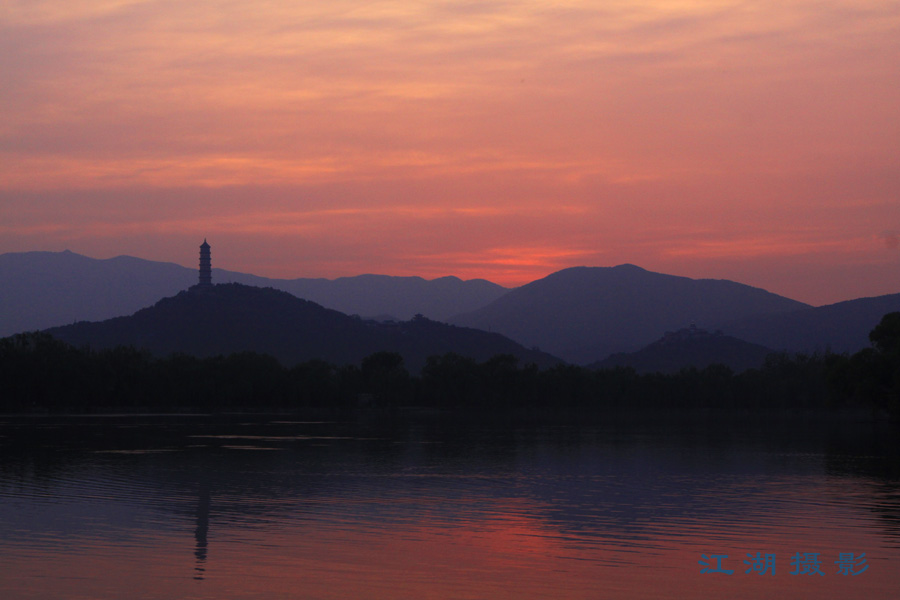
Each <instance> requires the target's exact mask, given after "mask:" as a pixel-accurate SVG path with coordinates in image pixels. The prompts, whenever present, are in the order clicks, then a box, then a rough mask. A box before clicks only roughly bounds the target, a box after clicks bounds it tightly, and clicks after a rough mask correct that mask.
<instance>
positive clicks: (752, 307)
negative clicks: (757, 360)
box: [0, 252, 900, 364]
mask: <svg viewBox="0 0 900 600" xmlns="http://www.w3.org/2000/svg"><path fill="white" fill-rule="evenodd" d="M213 281H214V282H218V283H224V282H236V283H243V284H247V285H255V286H260V287H272V288H275V289H280V290H284V291H287V292H290V293H291V294H293V295H295V296H297V297H299V298H303V299H306V300H310V301H312V302H315V303H317V304H321V305H323V306H325V307H326V308H331V309H335V310H338V311H340V312H343V313H347V314H351V315H354V314H355V315H361V316H362V317H364V318H375V319H377V320H389V319H393V320H395V321H408V320H409V319H411V318H412V317H413V316H414V315H416V314H421V315H423V316H425V317H427V318H429V319H432V320H436V321H446V322H449V323H452V324H455V325H460V326H463V327H468V328H476V329H481V330H485V331H490V332H496V333H500V334H502V335H504V336H506V337H508V338H510V339H512V340H515V341H516V342H518V343H519V344H522V345H523V346H525V347H528V348H535V347H537V348H540V349H541V350H544V351H546V352H549V353H550V354H552V355H554V356H559V357H560V358H563V359H565V360H567V361H569V362H574V363H577V364H592V363H594V362H596V361H599V360H603V359H604V358H606V357H608V356H610V355H611V354H616V353H629V352H635V351H638V350H640V349H642V348H644V347H645V346H647V345H649V344H651V343H653V342H654V341H655V340H657V339H659V338H660V337H661V336H662V335H663V334H664V333H665V332H667V331H677V330H680V329H683V328H685V327H688V326H689V325H691V324H695V325H696V326H698V327H700V328H702V329H707V330H710V331H714V330H717V329H721V330H722V331H723V333H724V334H726V335H730V336H733V337H735V338H739V339H742V340H745V341H747V342H751V343H754V344H759V345H761V346H765V347H767V348H772V349H773V350H776V351H777V350H787V351H790V352H814V351H824V350H826V349H830V350H832V351H835V352H855V351H858V350H860V349H861V348H864V347H866V346H868V333H869V331H871V329H872V328H873V327H875V325H876V324H878V322H879V321H880V319H881V317H882V316H883V315H884V314H886V313H888V312H893V311H900V294H893V295H889V296H882V297H879V298H861V299H858V300H851V301H848V302H841V303H838V304H833V305H829V306H822V307H815V308H814V307H811V306H809V305H806V304H803V303H800V302H796V301H794V300H791V299H789V298H785V297H782V296H778V295H776V294H772V293H770V292H767V291H766V290H762V289H759V288H754V287H750V286H747V285H743V284H740V283H736V282H733V281H726V280H712V279H690V278H687V277H677V276H674V275H666V274H661V273H653V272H650V271H646V270H644V269H641V268H640V267H636V266H634V265H619V266H617V267H575V268H571V269H564V270H562V271H558V272H556V273H553V274H551V275H549V276H547V277H545V278H543V279H539V280H537V281H534V282H531V283H529V284H527V285H524V286H522V287H520V288H516V289H513V290H508V289H506V288H503V287H501V286H498V285H496V284H493V283H491V282H488V281H484V280H471V281H462V280H460V279H457V278H455V277H444V278H440V279H434V280H431V281H428V280H425V279H422V278H419V277H390V276H386V275H360V276H357V277H344V278H340V279H335V280H327V279H291V280H287V279H266V278H264V277H257V276H255V275H249V274H244V273H234V272H229V271H223V270H219V269H214V270H213ZM196 282H197V271H196V270H194V269H188V268H185V267H181V266H179V265H174V264H170V263H159V262H152V261H147V260H142V259H139V258H133V257H127V256H120V257H117V258H112V259H108V260H97V259H93V258H88V257H85V256H80V255H78V254H74V253H72V252H26V253H18V254H3V255H0V336H5V335H10V334H12V333H17V332H21V331H26V330H34V329H45V328H47V327H52V326H58V325H65V324H67V323H72V322H74V321H99V320H103V319H108V318H111V317H116V316H124V315H130V314H132V313H134V312H135V311H137V310H139V309H142V308H144V307H147V306H150V305H152V304H154V303H156V302H157V301H158V300H159V299H160V298H163V297H168V296H173V295H175V294H177V293H178V292H179V291H182V290H185V289H187V288H189V287H190V286H192V285H194V284H195V283H196Z"/></svg>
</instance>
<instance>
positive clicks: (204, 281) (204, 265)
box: [200, 238, 212, 287]
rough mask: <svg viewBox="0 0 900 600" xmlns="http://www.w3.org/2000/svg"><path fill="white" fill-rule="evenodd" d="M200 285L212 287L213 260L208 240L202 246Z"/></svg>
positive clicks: (204, 240)
mask: <svg viewBox="0 0 900 600" xmlns="http://www.w3.org/2000/svg"><path fill="white" fill-rule="evenodd" d="M200 285H201V286H203V287H206V286H210V285H212V258H211V257H210V253H209V244H207V243H206V238H204V239H203V244H202V245H201V246H200Z"/></svg>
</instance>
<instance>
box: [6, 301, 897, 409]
mask: <svg viewBox="0 0 900 600" xmlns="http://www.w3.org/2000/svg"><path fill="white" fill-rule="evenodd" d="M870 339H871V341H872V347H871V348H867V349H865V350H863V351H861V352H858V353H856V354H853V355H842V354H830V353H826V354H812V355H806V354H796V355H788V354H772V355H770V356H769V357H768V358H767V360H766V362H765V364H764V365H762V366H761V367H760V368H759V369H752V370H749V371H745V372H742V373H734V372H732V371H731V370H730V369H729V368H727V367H725V366H722V365H713V366H710V367H707V368H704V369H695V368H687V369H683V370H682V371H680V372H678V373H675V374H638V373H637V372H635V371H634V370H633V369H631V368H614V369H601V370H593V369H588V368H586V367H579V366H574V365H558V366H555V367H552V368H549V369H538V368H537V367H536V366H535V365H533V364H520V363H519V361H518V359H517V358H516V357H514V356H511V355H498V356H495V357H493V358H491V359H489V360H487V361H484V362H477V361H475V360H473V359H470V358H466V357H464V356H460V355H458V354H452V353H450V354H444V355H441V356H431V357H429V358H428V359H427V361H426V364H425V366H424V368H423V369H422V370H421V372H419V373H417V374H411V373H410V372H409V371H408V370H407V369H406V368H405V366H404V364H403V359H402V357H401V356H400V355H399V354H397V353H394V352H377V353H375V354H372V355H370V356H368V357H367V358H365V359H364V360H363V361H362V363H361V364H360V365H342V366H338V365H333V364H330V363H327V362H324V361H317V360H314V361H308V362H304V363H301V364H298V365H295V366H292V367H286V366H283V365H282V364H280V363H279V362H278V361H277V360H276V359H275V358H273V357H271V356H268V355H264V354H257V353H251V352H243V353H237V354H231V355H228V356H215V357H210V358H198V357H194V356H189V355H184V354H175V355H171V356H168V357H154V356H152V355H151V354H150V353H148V352H146V351H142V350H138V349H135V348H131V347H119V348H114V349H108V350H91V349H89V348H75V347H73V346H70V345H68V344H65V343H63V342H61V341H59V340H56V339H54V338H53V337H51V336H49V335H48V334H45V333H25V334H18V335H14V336H11V337H8V338H4V339H2V340H0V412H4V413H30V412H39V413H40V412H66V413H95V412H105V411H185V412H187V411H270V410H278V411H280V410H293V409H300V408H306V407H340V408H354V407H359V406H373V407H399V406H419V407H435V408H467V409H476V410H481V409H486V410H493V409H496V410H514V409H517V408H538V409H555V410H569V409H577V410H595V411H606V412H634V411H638V412H643V411H647V410H677V411H685V410H723V411H729V410H751V411H761V412H763V411H809V410H812V411H829V410H833V409H835V408H840V407H843V406H851V405H866V406H870V407H872V408H873V409H874V410H877V411H882V412H884V413H886V414H888V415H891V416H892V417H893V418H898V417H900V313H891V314H889V315H886V316H885V317H884V319H882V321H881V323H880V324H879V325H878V326H877V327H876V328H875V329H874V330H873V331H872V333H871V335H870Z"/></svg>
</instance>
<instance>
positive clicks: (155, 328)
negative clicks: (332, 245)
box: [47, 283, 559, 371]
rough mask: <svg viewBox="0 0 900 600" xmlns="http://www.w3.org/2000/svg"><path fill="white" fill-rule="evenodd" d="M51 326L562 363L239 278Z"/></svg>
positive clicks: (213, 349)
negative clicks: (96, 318)
mask: <svg viewBox="0 0 900 600" xmlns="http://www.w3.org/2000/svg"><path fill="white" fill-rule="evenodd" d="M47 332H48V333H50V334H51V335H53V336H54V337H56V338H58V339H61V340H62V341H65V342H68V343H70V344H73V345H75V346H83V345H89V346H91V347H94V348H109V347H115V346H120V345H122V346H135V347H138V348H146V349H147V350H149V351H151V352H152V353H154V354H157V355H168V354H172V353H177V352H181V353H186V354H191V355H195V356H201V357H203V356H214V355H218V354H231V353H235V352H243V351H251V352H259V353H264V354H270V355H272V356H275V357H276V358H277V359H279V361H281V362H282V363H283V364H286V365H292V364H296V363H299V362H303V361H308V360H313V359H321V360H324V361H327V362H331V363H334V364H338V365H340V364H358V363H359V362H360V361H361V360H362V359H363V358H364V357H366V356H368V355H370V354H373V353H375V352H379V351H392V352H397V353H399V354H401V355H402V356H403V358H404V361H405V363H406V364H407V366H408V368H410V370H412V371H415V370H418V369H420V368H421V367H422V365H424V362H425V359H426V358H427V357H428V356H431V355H441V354H445V353H448V352H455V353H457V354H461V355H463V356H469V357H471V358H474V359H476V360H487V359H488V358H490V357H492V356H494V355H496V354H512V355H514V356H516V357H518V358H519V359H520V360H521V361H522V362H525V363H527V362H534V363H536V364H538V365H539V366H551V365H553V364H556V363H557V362H559V360H558V359H556V358H554V357H552V356H549V355H547V354H544V353H541V352H536V351H533V350H528V349H526V348H523V347H522V346H521V345H519V344H517V343H515V342H513V341H512V340H509V339H507V338H505V337H503V336H501V335H499V334H491V333H487V332H483V331H477V330H473V329H468V328H464V327H455V326H452V325H446V324H443V323H438V322H435V321H431V320H429V319H426V318H424V317H419V318H414V319H412V320H411V321H406V322H401V323H392V324H386V323H377V322H373V321H364V320H362V319H359V318H354V317H350V316H348V315H345V314H343V313H341V312H338V311H336V310H332V309H328V308H325V307H323V306H320V305H319V304H316V303H315V302H311V301H308V300H302V299H299V298H297V297H295V296H293V295H291V294H289V293H287V292H283V291H280V290H275V289H273V288H256V287H251V286H246V285H242V284H237V283H231V284H219V285H214V286H210V287H205V288H204V287H201V286H195V287H192V288H191V289H189V290H186V291H182V292H179V293H178V294H177V295H175V296H173V297H170V298H164V299H162V300H160V301H158V302H157V303H156V304H154V305H153V306H151V307H148V308H145V309H142V310H139V311H137V312H136V313H135V314H134V315H131V316H128V317H116V318H113V319H109V320H106V321H102V322H99V323H88V322H79V323H75V324H73V325H67V326H63V327H56V328H52V329H49V330H47Z"/></svg>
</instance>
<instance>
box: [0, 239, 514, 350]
mask: <svg viewBox="0 0 900 600" xmlns="http://www.w3.org/2000/svg"><path fill="white" fill-rule="evenodd" d="M213 282H214V283H232V282H234V283H244V284H247V285H254V286H257V287H273V288H275V289H280V290H284V291H287V292H290V293H292V294H294V295H295V296H297V297H299V298H305V299H307V300H312V301H313V302H317V303H319V304H322V305H323V306H327V307H328V308H333V309H336V310H339V311H341V312H344V313H347V314H358V315H361V316H363V317H369V316H374V315H382V316H384V317H388V316H389V317H391V318H393V319H410V318H412V316H413V315H415V314H422V315H425V316H426V317H428V318H431V319H438V320H442V319H445V318H447V317H449V316H450V315H452V314H456V313H458V312H461V311H466V310H473V309H475V308H478V307H480V306H483V305H484V304H487V303H488V302H490V301H492V300H494V299H496V298H497V297H499V296H500V295H502V294H504V293H506V291H507V289H506V288H504V287H501V286H499V285H497V284H495V283H491V282H489V281H485V280H483V279H474V280H469V281H463V280H461V279H459V278H457V277H441V278H438V279H433V280H430V281H429V280H426V279H423V278H421V277H392V276H388V275H359V276H356V277H341V278H338V279H334V280H329V279H269V278H265V277H258V276H256V275H249V274H245V273H236V272H232V271H224V270H222V269H213ZM196 283H197V270H196V269H188V268H186V267H182V266H180V265H176V264H172V263H162V262H154V261H149V260H144V259H141V258H135V257H131V256H117V257H115V258H109V259H103V260H100V259H95V258H89V257H87V256H82V255H80V254H76V253H74V252H70V251H68V250H66V251H64V252H21V253H8V254H0V336H6V335H11V334H13V333H18V332H22V331H29V330H35V329H45V328H47V327H54V326H58V325H65V324H67V323H72V322H73V321H98V320H102V319H109V318H111V317H117V316H124V315H130V314H132V313H134V312H135V311H137V310H139V309H141V308H143V307H145V306H149V305H150V304H152V303H154V302H156V301H157V300H158V299H159V298H162V297H166V296H172V295H174V294H176V293H177V292H179V291H181V290H185V289H187V288H189V287H190V286H192V285H194V284H196Z"/></svg>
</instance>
